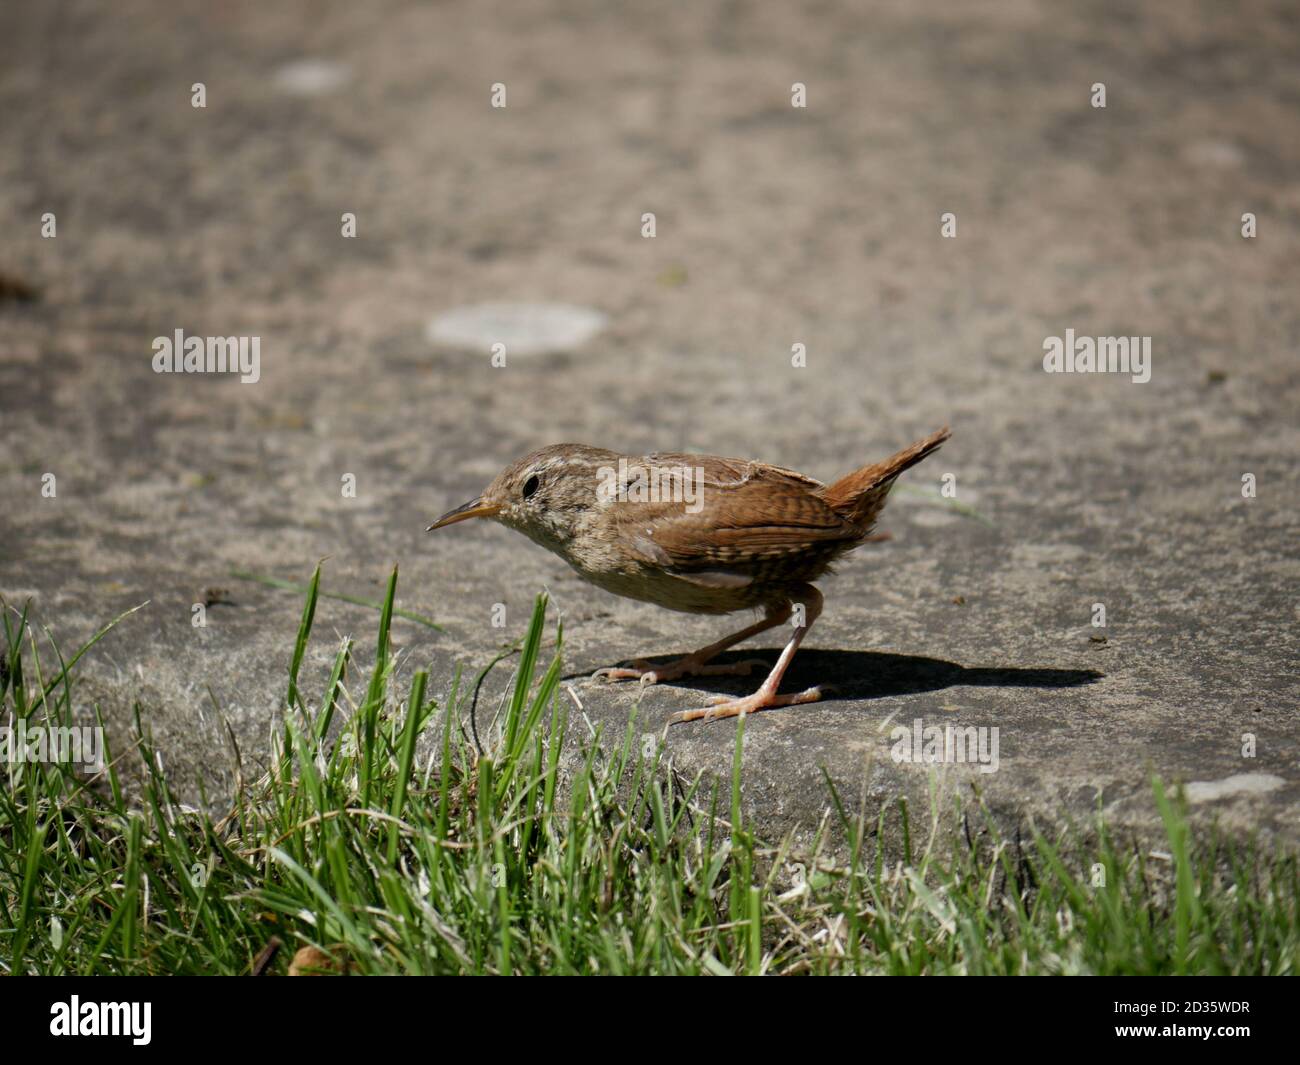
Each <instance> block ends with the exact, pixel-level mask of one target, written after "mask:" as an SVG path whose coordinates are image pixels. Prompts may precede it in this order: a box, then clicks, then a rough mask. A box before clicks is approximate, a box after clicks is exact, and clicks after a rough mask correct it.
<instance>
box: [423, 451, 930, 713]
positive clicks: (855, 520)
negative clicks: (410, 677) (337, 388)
mask: <svg viewBox="0 0 1300 1065" xmlns="http://www.w3.org/2000/svg"><path fill="white" fill-rule="evenodd" d="M946 439H948V430H947V429H946V428H945V429H941V430H940V431H939V432H937V433H934V434H932V435H931V436H928V437H926V438H925V439H923V440H919V441H918V442H917V443H915V444H913V445H912V446H911V447H909V448H905V449H904V450H903V451H900V452H898V453H897V454H896V455H893V456H892V457H890V458H888V459H886V460H885V461H884V462H879V463H875V464H874V465H870V466H864V467H862V468H861V469H858V470H855V471H854V472H852V473H850V474H848V475H847V476H845V477H842V478H841V479H840V480H838V481H835V482H834V483H832V484H830V485H826V484H823V483H822V482H820V481H817V480H814V479H813V478H811V477H806V476H804V475H803V474H801V473H796V472H795V471H793V470H787V469H783V468H781V467H779V466H770V465H767V464H766V463H762V462H749V461H746V460H744V459H730V458H720V457H718V456H715V455H687V454H670V453H657V454H652V455H636V456H634V455H621V454H619V453H617V452H614V451H606V450H604V449H601V448H593V447H588V446H586V445H585V444H554V445H552V446H550V447H545V448H542V449H540V450H538V451H534V452H532V453H531V454H529V455H526V456H524V457H523V458H522V459H520V460H518V461H517V462H515V463H512V464H511V465H510V466H508V467H506V469H505V470H503V471H502V472H501V473H500V474H499V475H498V476H497V477H496V479H495V480H493V482H492V483H491V484H490V485H489V486H488V487H487V489H485V490H484V492H483V494H482V495H481V496H480V497H479V498H478V499H475V500H471V501H470V502H469V503H466V504H465V505H464V506H462V507H458V508H457V509H456V510H454V511H451V512H450V513H448V514H446V515H444V516H443V517H442V518H440V519H439V520H438V521H437V522H436V523H435V524H434V525H433V526H431V528H439V527H441V526H443V525H450V524H452V523H453V522H456V521H460V520H462V519H463V518H468V517H478V516H482V517H491V518H494V519H495V520H497V521H499V522H501V523H502V524H503V525H506V526H508V527H510V528H512V529H516V530H518V531H519V532H522V533H523V534H524V535H526V536H528V537H529V538H530V539H532V540H534V541H535V542H537V543H539V544H541V545H542V546H543V547H545V548H547V549H548V550H551V551H553V552H555V553H556V554H557V555H559V556H560V557H561V558H563V559H564V560H565V561H566V562H568V563H569V565H571V566H572V567H573V568H574V569H575V570H576V571H577V572H578V573H579V574H580V575H581V576H582V577H583V578H584V579H586V580H588V581H590V582H591V583H593V584H596V585H598V586H599V587H601V588H604V589H606V590H608V591H611V592H613V593H615V594H616V595H622V596H626V597H629V598H633V599H642V600H645V601H647V602H652V603H656V604H658V605H660V606H664V607H667V608H669V609H671V610H681V611H686V612H689V613H700V614H729V613H732V612H733V611H736V610H742V609H745V608H746V607H762V608H764V609H765V610H766V612H767V617H766V619H765V621H764V622H761V623H760V624H759V626H757V627H755V626H751V627H750V629H746V630H744V634H743V635H741V636H740V637H739V638H745V637H746V636H748V635H752V634H753V632H756V631H762V629H763V628H770V627H772V626H773V625H775V624H778V623H779V620H784V618H783V617H782V615H783V613H784V616H789V613H790V610H791V604H792V603H795V602H803V603H805V606H806V607H807V614H808V615H810V616H808V617H807V620H806V624H805V625H804V626H803V627H802V629H796V635H795V637H794V639H793V640H792V641H791V647H797V646H798V642H799V639H801V638H802V634H803V633H804V632H806V631H807V629H808V627H809V626H811V624H812V621H813V619H814V618H815V616H816V612H817V610H819V609H820V603H821V597H820V595H819V594H818V593H817V591H816V589H815V588H812V586H811V582H812V581H815V580H817V579H818V578H819V577H821V576H823V575H824V574H825V573H826V572H827V571H828V570H829V568H830V566H831V563H832V562H834V561H835V559H837V558H838V557H839V556H841V555H843V554H844V553H845V552H848V551H851V550H852V549H853V548H855V547H857V546H858V545H859V544H861V543H863V542H864V541H865V540H866V539H867V538H868V536H869V534H870V533H871V529H872V527H873V526H874V525H875V522H876V519H877V517H878V516H879V514H880V511H881V509H882V508H883V507H884V505H885V500H886V497H887V496H888V493H889V489H890V488H891V487H892V485H893V483H894V481H895V480H896V479H897V477H898V476H899V474H901V473H902V472H903V471H904V470H906V469H908V468H910V467H911V466H914V465H916V463H918V462H920V461H921V460H922V459H924V458H925V457H926V456H927V455H929V454H930V453H931V452H933V451H935V450H936V449H937V448H938V447H939V446H940V445H941V444H942V443H943V442H944V441H945V440H946ZM649 485H654V486H656V488H657V489H658V490H657V491H651V490H650V489H649V488H648V487H646V486H649ZM642 489H644V490H642ZM647 496H648V498H647ZM774 618H777V619H779V620H777V621H773V620H772V619H774ZM735 642H738V639H731V640H730V642H728V641H727V640H723V641H719V643H718V644H714V645H712V647H710V648H705V649H704V650H702V651H700V652H696V654H695V655H690V656H687V658H685V659H682V660H681V661H680V662H679V663H674V664H673V665H672V666H670V667H667V668H657V669H656V668H653V667H652V668H650V669H649V670H642V671H640V672H639V673H638V674H637V675H639V676H641V678H642V680H643V681H644V680H645V678H646V677H647V676H649V677H652V678H653V679H654V680H664V679H670V677H671V676H680V675H684V674H686V673H707V672H721V671H722V669H723V668H725V667H716V666H715V667H708V666H707V665H706V663H707V661H708V659H710V658H712V657H713V656H714V655H716V654H717V653H718V652H719V651H720V650H722V649H724V648H725V647H726V646H731V644H732V643H735ZM792 653H793V652H792V651H791V654H792ZM783 661H784V659H783ZM778 670H780V671H783V670H784V665H782V664H781V663H778ZM606 672H607V673H609V674H610V675H611V676H615V675H617V676H621V675H624V674H630V673H632V672H634V671H628V670H610V671H606ZM774 676H775V679H776V681H777V682H779V680H780V676H779V673H778V672H777V671H774ZM768 679H769V681H772V679H773V678H772V677H769V678H768ZM766 687H767V685H765V688H766ZM772 689H773V690H772V692H770V693H769V695H771V696H773V697H775V686H774V685H772ZM762 690H763V689H760V693H761V692H762ZM814 691H815V689H814ZM808 694H809V693H804V695H808ZM813 697H815V696H813ZM754 698H756V697H751V701H752V700H753V699H754ZM775 698H777V699H778V700H779V699H788V698H790V697H775ZM802 701H808V700H806V699H805V700H802ZM767 705H779V702H773V701H772V700H771V699H770V698H769V699H767V700H766V701H764V702H763V704H762V705H755V706H747V707H745V708H742V709H741V710H739V711H735V710H733V711H730V712H728V713H723V712H707V713H705V714H703V715H697V716H710V717H722V716H730V713H733V712H745V711H746V710H752V709H762V708H763V707H764V706H767ZM680 719H682V720H689V719H690V717H689V716H688V717H682V718H680Z"/></svg>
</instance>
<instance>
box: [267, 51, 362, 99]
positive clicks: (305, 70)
mask: <svg viewBox="0 0 1300 1065" xmlns="http://www.w3.org/2000/svg"><path fill="white" fill-rule="evenodd" d="M351 79H352V71H351V70H350V69H349V68H348V67H347V66H345V65H344V64H342V63H334V62H331V61H330V60H328V59H297V60H294V61H293V62H292V63H286V64H285V65H284V66H282V67H280V68H279V69H278V70H277V71H276V72H275V74H274V75H273V77H272V81H273V82H274V84H275V87H276V88H277V89H279V90H280V91H281V92H287V93H288V94H289V95H291V96H324V95H326V94H327V93H331V92H333V91H334V90H335V89H338V88H341V87H342V86H344V85H346V84H347V83H348V82H349V81H350V80H351Z"/></svg>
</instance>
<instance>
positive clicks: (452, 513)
mask: <svg viewBox="0 0 1300 1065" xmlns="http://www.w3.org/2000/svg"><path fill="white" fill-rule="evenodd" d="M500 510H501V508H500V507H499V506H496V505H494V504H492V503H484V502H483V497H482V496H479V497H478V498H477V499H471V500H470V501H469V502H468V503H462V504H461V505H460V506H458V507H457V508H456V509H455V510H449V511H447V513H446V514H444V515H443V516H442V517H441V518H439V519H438V520H437V521H435V522H434V523H433V524H432V525H430V526H429V527H428V528H427V529H426V530H425V532H433V530H434V529H441V528H442V527H443V526H444V525H455V524H456V522H458V521H464V520H465V519H466V518H490V517H492V516H493V515H495V514H496V513H498V512H499V511H500Z"/></svg>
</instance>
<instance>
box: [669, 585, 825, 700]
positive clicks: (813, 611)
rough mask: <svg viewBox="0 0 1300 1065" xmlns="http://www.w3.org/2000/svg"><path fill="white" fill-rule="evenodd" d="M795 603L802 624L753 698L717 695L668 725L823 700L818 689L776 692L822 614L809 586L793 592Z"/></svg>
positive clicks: (787, 612) (817, 594)
mask: <svg viewBox="0 0 1300 1065" xmlns="http://www.w3.org/2000/svg"><path fill="white" fill-rule="evenodd" d="M795 598H796V600H798V601H800V602H802V603H803V605H804V618H803V624H802V625H800V626H799V627H798V628H796V629H795V630H794V634H793V635H792V636H791V637H790V642H789V643H787V644H786V645H785V649H784V650H783V651H782V652H781V657H780V658H779V659H777V662H776V665H775V666H773V667H772V672H771V673H769V674H768V675H767V680H765V681H763V683H762V685H761V686H760V687H759V689H758V691H756V692H755V693H754V694H753V695H747V696H745V697H744V698H743V699H729V698H727V697H726V696H722V695H720V696H717V697H715V698H714V699H712V700H710V705H709V706H707V707H704V708H702V709H700V710H681V711H679V712H678V713H676V714H673V716H672V717H670V718H669V719H668V723H669V724H670V725H673V724H676V723H678V722H680V721H714V720H717V719H718V718H722V717H735V716H736V715H738V714H753V713H756V712H757V711H759V710H766V709H768V708H769V707H772V706H790V705H792V704H794V703H813V702H816V701H817V700H818V699H820V698H821V697H822V690H821V688H809V689H808V690H807V691H801V692H794V693H792V694H790V695H778V694H777V689H778V688H779V687H780V686H781V678H782V677H783V676H784V675H785V671H786V669H787V668H788V667H789V665H790V661H791V659H793V658H794V653H795V652H796V651H797V650H799V644H800V643H802V642H803V638H804V636H805V635H806V634H807V632H808V630H809V629H811V628H812V624H813V622H814V621H816V620H817V615H818V614H820V613H821V612H822V594H821V592H819V591H818V590H817V589H816V588H814V587H813V586H812V585H811V584H805V585H802V586H801V587H799V588H798V589H796V594H795ZM789 615H790V608H789V607H788V606H787V607H786V609H785V616H786V617H789Z"/></svg>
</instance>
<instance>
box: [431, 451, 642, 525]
mask: <svg viewBox="0 0 1300 1065" xmlns="http://www.w3.org/2000/svg"><path fill="white" fill-rule="evenodd" d="M611 459H614V460H616V459H617V456H616V455H615V454H614V453H613V452H609V451H602V450H600V449H598V448H591V447H586V446H585V445H583V444H552V445H551V446H550V447H544V448H541V449H539V450H537V451H534V452H532V453H530V454H528V455H525V456H524V457H523V458H521V459H519V460H518V461H517V462H513V463H511V464H510V465H509V466H507V467H506V468H505V469H504V470H502V471H501V472H500V473H499V474H497V475H496V477H494V478H493V479H492V483H491V484H489V485H488V486H487V487H486V488H485V489H483V491H482V492H481V493H480V494H479V495H478V496H476V497H475V498H473V499H471V500H470V501H469V502H467V503H462V504H461V505H460V506H458V507H456V508H455V509H454V510H449V511H448V512H447V513H446V514H444V515H443V516H442V517H440V518H439V519H438V520H437V521H435V522H434V523H433V524H432V525H430V526H429V531H430V532H432V531H433V530H434V529H441V528H443V527H444V526H447V525H454V524H455V523H456V522H458V521H465V520H466V519H468V518H491V519H492V520H493V521H497V522H500V523H501V524H502V525H505V526H507V527H508V528H511V529H514V530H516V531H517V532H521V533H523V534H524V535H525V536H527V537H528V538H529V539H531V540H534V541H536V542H537V543H539V544H541V545H542V546H543V547H547V548H550V549H551V550H558V549H562V547H563V545H564V544H566V543H567V542H568V541H569V540H570V539H572V538H573V535H574V532H575V531H576V529H577V526H578V525H579V523H580V522H581V521H582V520H583V519H584V517H585V516H587V515H588V514H590V513H592V511H593V509H594V508H595V507H596V505H597V485H598V477H597V471H598V469H599V468H601V467H602V465H605V464H608V463H609V462H610V461H611Z"/></svg>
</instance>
